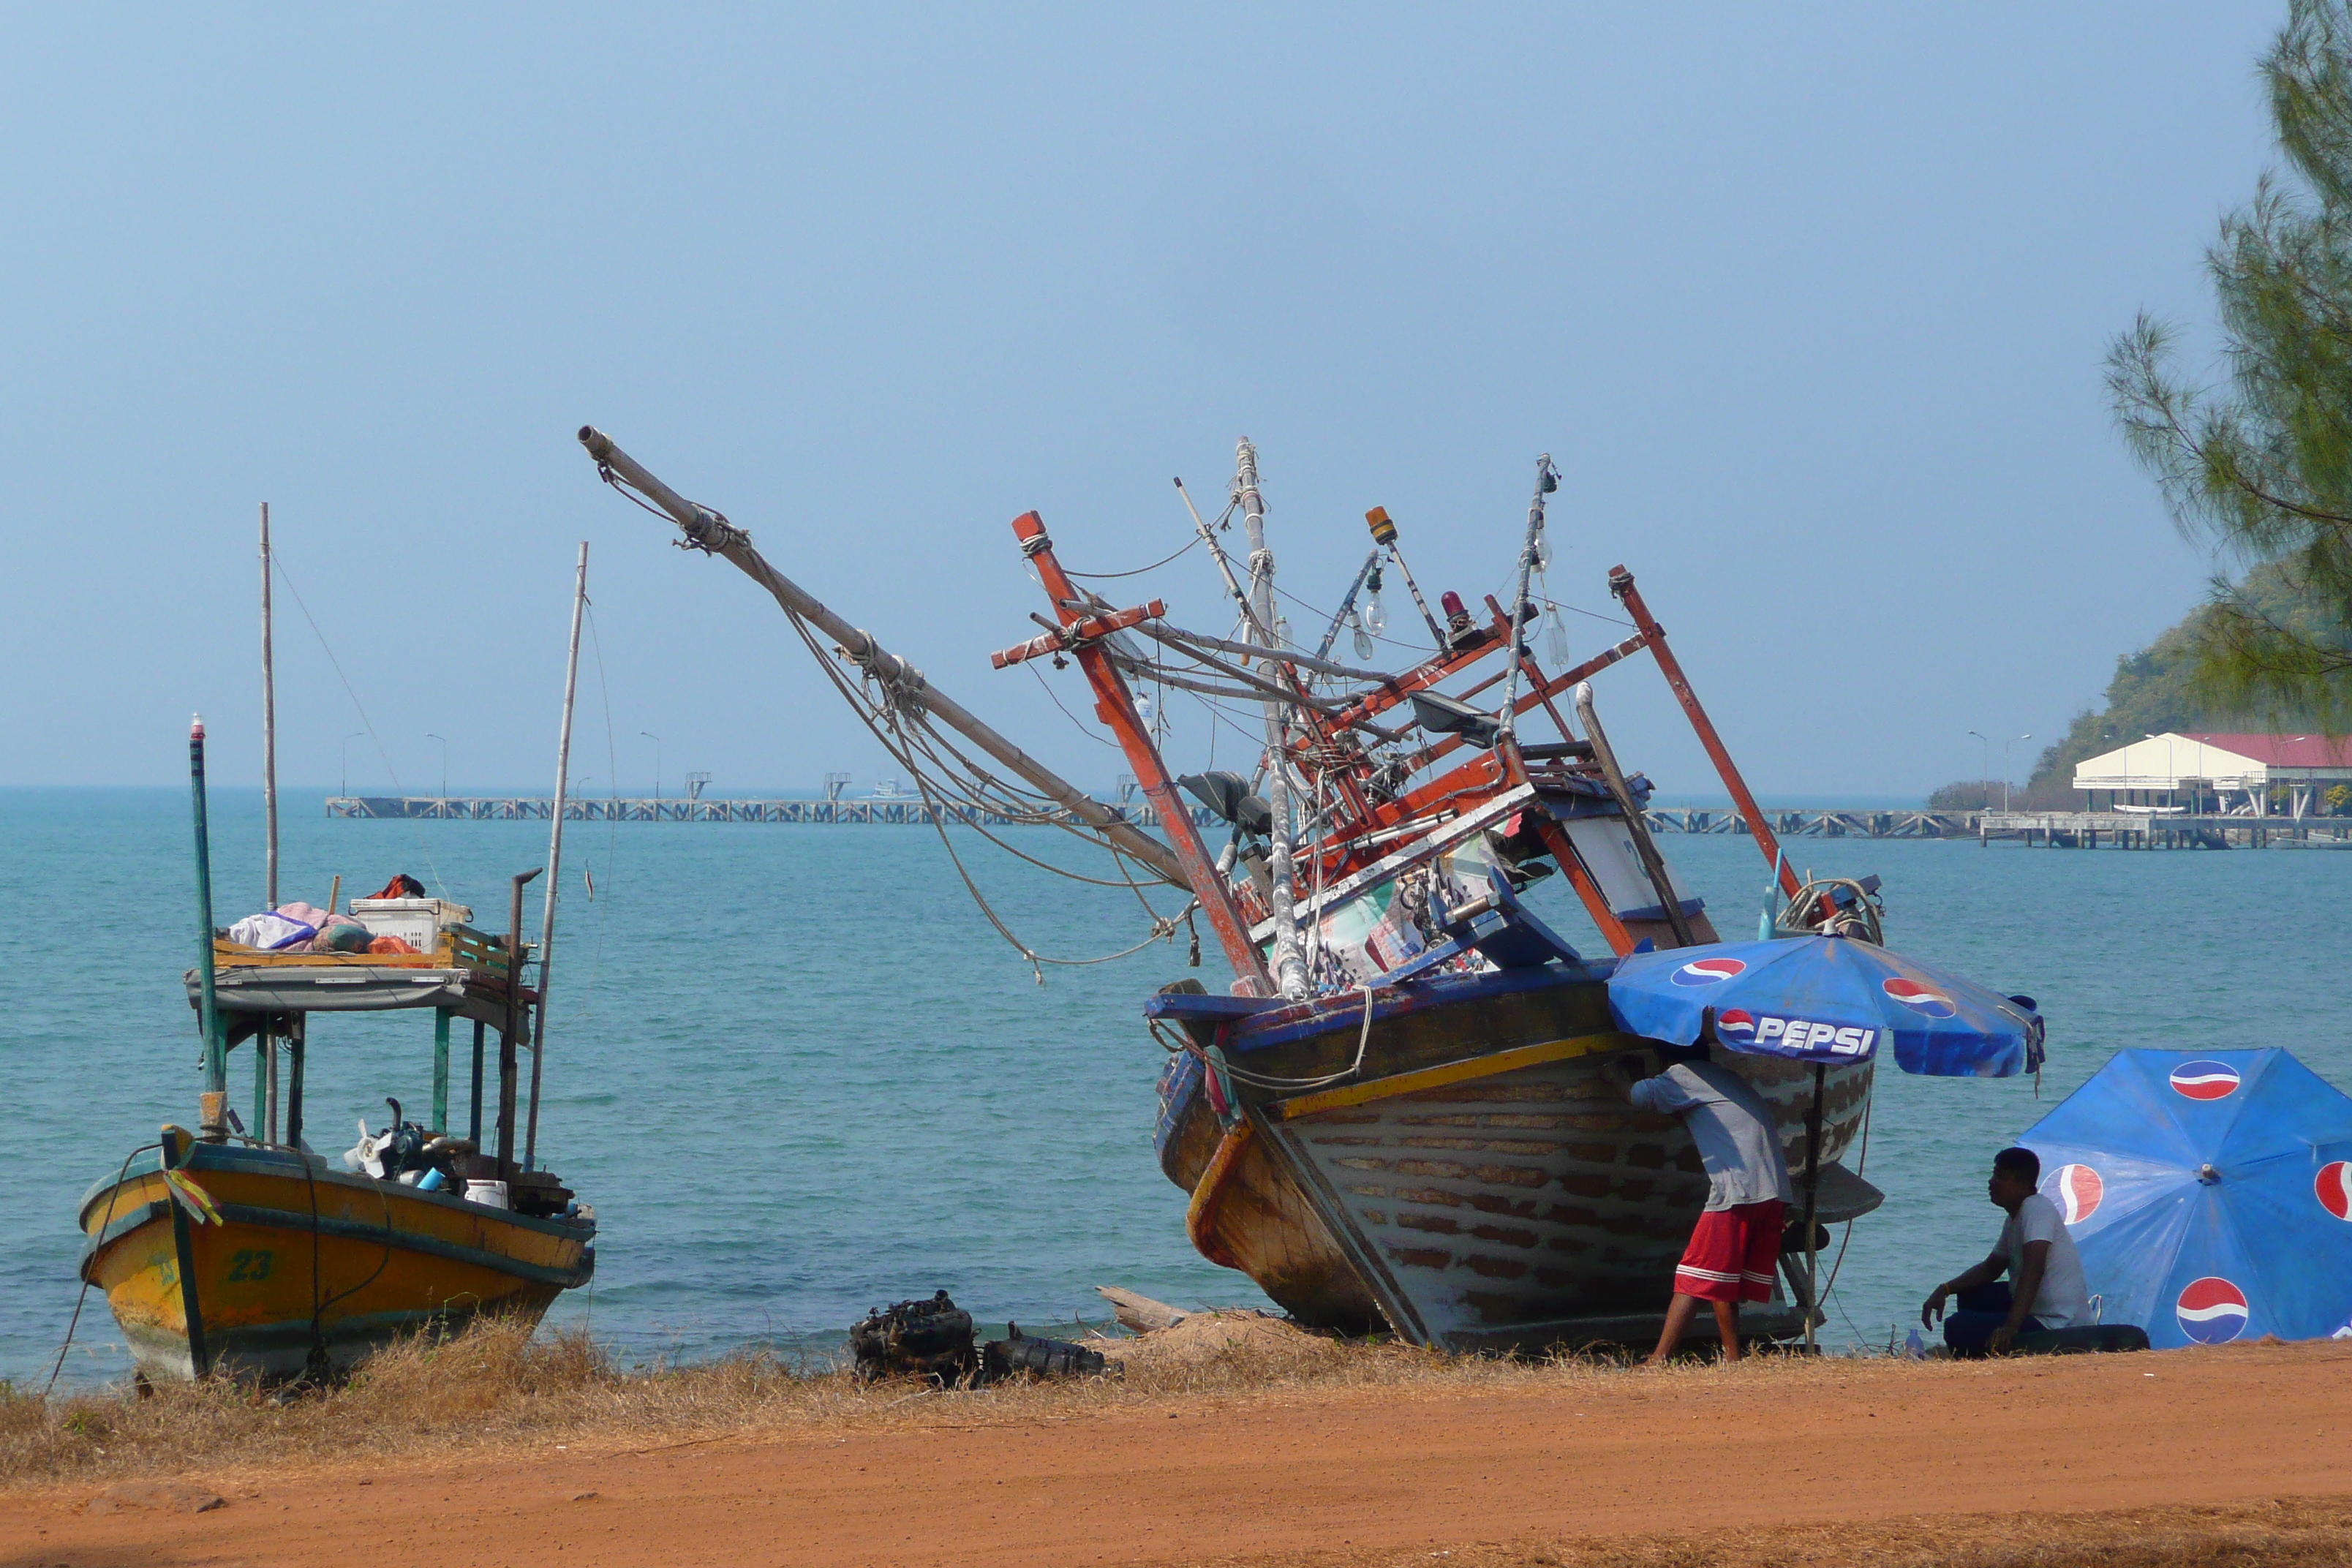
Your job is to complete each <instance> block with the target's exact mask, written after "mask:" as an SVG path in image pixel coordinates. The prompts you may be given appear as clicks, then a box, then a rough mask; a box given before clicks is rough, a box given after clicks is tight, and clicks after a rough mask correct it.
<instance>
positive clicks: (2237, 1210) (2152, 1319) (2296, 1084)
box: [2019, 1047, 2352, 1349]
mask: <svg viewBox="0 0 2352 1568" xmlns="http://www.w3.org/2000/svg"><path fill="white" fill-rule="evenodd" d="M2019 1142H2021V1143H2023V1144H2024V1145H2025V1146H2026V1147H2027V1148H2029V1149H2031V1150H2032V1151H2033V1152H2035V1153H2037V1154H2039V1155H2041V1156H2042V1193H2043V1194H2044V1195H2045V1196H2047V1197H2048V1198H2049V1199H2050V1200H2051V1201H2052V1202H2053V1203H2054V1204H2056V1205H2058V1212H2059V1213H2060V1214H2061V1215H2063V1216H2064V1217H2065V1220H2066V1228H2067V1230H2068V1232H2069V1234H2071V1235H2072V1236H2073V1237H2074V1243H2075V1246H2076V1247H2078V1248H2080V1250H2081V1252H2082V1254H2083V1272H2084V1275H2085V1276H2086V1277H2087V1278H2088V1279H2089V1282H2090V1287H2091V1289H2092V1291H2093V1293H2095V1294H2096V1295H2098V1296H2100V1297H2101V1298H2103V1300H2102V1303H2101V1313H2100V1315H2101V1318H2102V1319H2103V1321H2106V1322H2111V1323H2124V1322H2128V1323H2137V1324H2138V1325H2140V1326H2141V1327H2142V1328H2144V1329H2146V1330H2147V1337H2148V1342H2149V1343H2151V1344H2153V1345H2156V1346H2158V1348H2159V1349H2163V1348H2177V1347H2179V1346H2181V1345H2188V1344H2207V1345H2216V1344H2223V1343H2226V1342H2229V1341H2231V1340H2234V1339H2237V1338H2239V1337H2240V1336H2242V1335H2243V1336H2246V1337H2250V1338H2251V1337H2259V1336H2261V1335H2263V1334H2276V1335H2278V1336H2279V1337H2280V1338H2282V1339H2289V1340H2308V1339H2317V1338H2319V1337H2321V1336H2323V1335H2335V1336H2337V1337H2341V1338H2347V1339H2352V1098H2347V1097H2346V1096H2345V1095H2344V1094H2343V1093H2342V1092H2340V1091H2339V1090H2337V1089H2335V1088H2334V1087H2333V1086H2331V1085H2330V1084H2328V1083H2327V1081H2326V1079H2322V1078H2320V1077H2319V1075H2318V1074H2316V1073H2315V1072H2313V1071H2312V1070H2311V1069H2310V1068H2306V1067H2305V1066H2304V1065H2303V1064H2302V1063H2301V1062H2299V1061H2297V1060H2295V1059H2294V1057H2293V1056H2291V1055H2289V1054H2288V1053H2287V1052H2285V1051H2283V1050H2279V1049H2277V1048H2275V1047H2273V1048H2269V1049H2264V1050H2255V1051H2154V1050H2140V1049H2132V1050H2123V1051H2117V1052H2116V1055H2115V1058H2114V1059H2113V1060H2112V1061H2110V1062H2108V1063H2107V1065H2106V1066H2105V1067H2103V1068H2100V1069H2099V1070H2098V1071H2097V1072H2095V1073H2094V1074H2092V1075H2091V1079H2090V1081H2089V1082H2088V1083H2085V1084H2084V1085H2083V1087H2082V1088H2080V1089H2076V1090H2075V1091H2074V1093H2073V1094H2070V1095H2068V1096H2067V1097H2066V1099H2065V1100H2063V1101H2062V1102H2061V1103H2060V1104H2059V1106H2058V1108H2057V1109H2056V1110H2053V1111H2052V1112H2051V1113H2050V1114H2049V1115H2047V1116H2045V1117H2043V1118H2042V1120H2041V1121H2037V1122H2035V1123H2034V1124H2033V1126H2032V1128H2031V1129H2030V1130H2029V1131H2027V1132H2026V1133H2025V1135H2024V1136H2023V1137H2022V1138H2021V1139H2020V1140H2019Z"/></svg>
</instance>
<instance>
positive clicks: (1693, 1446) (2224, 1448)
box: [0, 1343, 2352, 1568]
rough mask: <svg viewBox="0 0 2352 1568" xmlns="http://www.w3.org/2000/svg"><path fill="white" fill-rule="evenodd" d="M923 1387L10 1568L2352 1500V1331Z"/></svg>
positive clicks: (320, 1472) (14, 1544) (174, 1524)
mask: <svg viewBox="0 0 2352 1568" xmlns="http://www.w3.org/2000/svg"><path fill="white" fill-rule="evenodd" d="M917 1408H918V1409H919V1412H920V1415H919V1419H918V1420H917V1421H916V1422H915V1423H914V1424H912V1425H909V1426H906V1427H904V1428H901V1429H896V1430H873V1429H866V1430H847V1429H844V1430H823V1429H819V1430H814V1431H811V1432H807V1433H804V1434H792V1435H786V1436H777V1435H773V1434H767V1435H761V1436H712V1437H708V1438H703V1439H699V1440H695V1441H691V1442H683V1443H679V1444H675V1445H670V1446H661V1447H652V1448H650V1449H633V1450H632V1449H619V1448H610V1447H599V1446H597V1445H596V1444H594V1443H593V1442H574V1443H573V1444H572V1445H571V1446H569V1447H563V1448H558V1447H554V1446H553V1445H552V1444H537V1445H533V1446H530V1447H527V1448H519V1449H517V1450H516V1451H513V1452H510V1453H506V1454H499V1455H484V1454H481V1453H478V1452H476V1453H471V1454H467V1455H464V1456H462V1457H461V1458H452V1459H444V1460H434V1459H403V1460H398V1461H383V1460H378V1461H375V1462H373V1463H371V1464H369V1465H367V1466H365V1467H363V1468H354V1467H350V1466H343V1467H326V1468H310V1469H302V1470H289V1469H286V1468H274V1469H270V1470H267V1471H241V1472H239V1471H206V1470H205V1469H203V1468H201V1467H197V1468H191V1469H189V1470H188V1471H186V1472H185V1477H186V1479H190V1480H195V1481H200V1482H202V1483H203V1486H204V1487H205V1489H209V1490H210V1491H213V1492H216V1493H218V1494H219V1495H220V1496H222V1497H223V1498H225V1499H226V1506H225V1507H220V1508H216V1509H213V1510H208V1511H205V1512H201V1513H191V1512H185V1511H180V1510H175V1509H173V1508H171V1507H170V1506H168V1504H165V1505H155V1504H150V1505H148V1506H138V1505H135V1504H134V1505H127V1506H126V1505H119V1504H110V1503H108V1502H105V1501H103V1500H101V1499H102V1497H103V1493H104V1490H105V1489H104V1488H103V1486H101V1485H100V1484H99V1483H96V1482H88V1481H85V1482H81V1483H79V1484H75V1485H61V1486H50V1487H43V1488H37V1489H18V1490H14V1491H8V1492H0V1563H7V1564H17V1563H69V1564H72V1565H73V1568H84V1565H85V1564H113V1563H288V1564H305V1565H308V1564H318V1563H337V1562H372V1561H379V1560H384V1559H385V1558H386V1556H387V1554H388V1555H389V1557H390V1559H391V1560H394V1561H403V1560H412V1559H414V1560H423V1561H430V1562H435V1563H467V1564H479V1565H481V1568H493V1565H497V1564H515V1565H525V1564H541V1563H547V1564H554V1563H562V1564H565V1565H567V1568H579V1565H583V1564H591V1563H613V1564H620V1563H646V1564H664V1563H792V1564H803V1563H805V1564H835V1563H838V1564H866V1563H954V1564H1013V1563H1019V1564H1077V1563H1137V1562H1142V1563H1160V1562H1174V1563H1184V1562H1201V1561H1211V1562H1236V1561H1239V1562H1247V1561H1251V1560H1253V1559H1267V1560H1277V1561H1283V1562H1306V1561H1313V1562H1330V1563H1354V1562H1363V1563H1370V1562H1381V1563H1388V1562H1402V1561H1406V1560H1408V1559H1412V1560H1419V1561H1429V1560H1431V1559H1430V1556H1429V1554H1430V1553H1433V1552H1454V1553H1456V1554H1457V1555H1458V1557H1459V1558H1460V1559H1461V1560H1463V1561H1474V1562H1506V1561H1507V1562H1520V1561H1526V1562H1538V1561H1549V1560H1553V1559H1552V1558H1550V1557H1548V1556H1547V1555H1546V1554H1545V1553H1546V1552H1547V1551H1557V1550H1559V1549H1561V1548H1562V1546H1563V1544H1564V1543H1565V1544H1566V1545H1568V1546H1570V1547H1573V1546H1574V1544H1575V1543H1579V1542H1581V1543H1584V1544H1585V1545H1586V1546H1587V1547H1588V1548H1589V1547H1590V1546H1591V1543H1592V1542H1595V1541H1596V1539H1598V1538H1622V1539H1623V1540H1625V1541H1626V1542H1628V1543H1629V1544H1631V1543H1633V1542H1637V1541H1640V1540H1643V1539H1647V1540H1650V1541H1652V1542H1655V1540H1656V1539H1657V1538H1659V1537H1661V1536H1683V1535H1687V1534H1689V1533H1690V1532H1696V1531H1726V1530H1738V1531H1759V1530H1762V1531H1769V1530H1773V1529H1776V1528H1777V1529H1785V1528H1787V1527H1800V1526H1816V1525H1822V1524H1854V1525H1870V1524H1874V1523H1884V1522H1885V1521H1905V1522H1906V1523H1907V1524H1910V1525H1918V1524H1920V1523H1921V1522H1922V1521H1926V1522H1928V1523H1932V1522H1933V1521H1935V1520H1936V1519H1937V1518H1941V1517H1946V1516H1961V1515H2005V1514H2011V1513H2019V1512H2025V1513H2034V1514H2044V1515H2047V1514H2055V1513H2067V1512H2083V1511H2088V1510H2145V1509H2171V1510H2179V1509H2182V1508H2184V1507H2196V1506H2206V1507H2220V1508H2224V1509H2228V1508H2232V1507H2239V1506H2241V1505H2248V1504H2263V1503H2270V1502H2272V1501H2273V1500H2280V1499H2307V1500H2327V1502H2328V1507H2327V1508H2326V1509H2323V1510H2321V1511H2322V1512H2324V1513H2326V1514H2328V1515H2329V1517H2332V1518H2334V1519H2336V1521H2337V1524H2336V1527H2335V1528H2338V1529H2342V1528H2344V1521H2347V1520H2352V1510H2347V1508H2345V1507H2344V1506H2343V1504H2344V1503H2345V1501H2346V1500H2347V1498H2352V1479H2347V1473H2346V1470H2345V1468H2344V1467H2343V1465H2342V1463H2341V1461H2340V1458H2339V1450H2340V1448H2341V1446H2342V1442H2343V1438H2344V1436H2345V1434H2346V1432H2347V1428H2352V1345H2338V1344H2326V1343H2320V1344H2308V1345H2294V1346H2281V1345H2250V1346H2243V1347H2237V1348H2231V1349H2225V1350H2218V1351H2193V1352H2176V1353H2171V1354H2166V1355H2148V1354H2143V1355H2133V1356H2101V1357H2078V1358H2070V1359H2065V1360H2036V1361H2024V1360H2021V1361H2013V1362H2006V1363H1980V1364H1975V1365H1963V1364H1935V1363H1931V1364H1926V1365H1920V1364H1910V1363H1824V1364H1822V1365H1821V1366H1819V1367H1818V1368H1815V1367H1797V1368H1790V1367H1786V1366H1782V1367H1779V1368H1771V1367H1756V1368H1754V1369H1752V1370H1751V1369H1748V1368H1731V1369H1719V1368H1688V1369H1676V1370H1674V1371H1670V1372H1667V1373H1637V1372H1629V1373H1622V1374H1615V1375H1611V1376H1608V1377H1605V1378H1589V1377H1588V1378H1584V1379H1580V1380H1579V1381H1577V1382H1576V1383H1574V1384H1565V1385H1561V1386H1553V1387H1543V1386H1538V1387H1532V1388H1528V1389H1521V1390H1509V1391H1498V1392H1462V1391H1454V1390H1436V1391H1425V1392H1400V1391H1395V1390H1381V1389H1364V1388H1333V1389H1328V1390H1308V1391H1307V1392H1304V1393H1300V1392H1296V1391H1293V1392H1288V1393H1280V1394H1265V1395H1253V1394H1223V1395H1216V1396H1209V1397H1191V1398H1171V1399H1168V1400H1164V1401H1155V1402H1151V1403H1147V1404H1130V1405H1123V1406H1119V1407H1116V1408H1111V1409H1106V1410H1101V1411H1090V1412H1089V1411H1082V1412H1078V1413H1076V1414H1071V1415H1062V1416H1055V1415H1038V1414H1035V1413H1034V1412H1033V1413H1030V1414H1026V1415H1022V1414H1017V1413H1007V1412H995V1411H992V1408H991V1406H990V1403H989V1398H988V1396H987V1395H985V1394H980V1395H935V1396H931V1397H930V1398H929V1399H928V1400H926V1401H924V1402H922V1403H921V1404H920V1405H919V1406H918V1407H917ZM1006 1415H1011V1417H1012V1418H1010V1419H1007V1418H1004V1417H1005V1416H1006ZM93 1500H100V1503H99V1507H98V1508H97V1509H95V1510H93V1509H92V1508H91V1504H92V1502H93ZM2216 1517H2219V1516H2216ZM2085 1528H2086V1529H2095V1528H2096V1526H2095V1523H2093V1524H2086V1526H2085ZM1979 1533H1982V1531H1981V1529H1979ZM1828 1542H1829V1538H1826V1537H1825V1538H1822V1540H1821V1541H1820V1542H1816V1544H1817V1545H1819V1546H1822V1547H1824V1548H1825V1547H1826V1545H1827V1543H1828ZM1571 1554H1572V1553H1571ZM1710 1556H1712V1554H1710ZM1805 1556H1810V1557H1811V1559H1812V1560H1814V1561H1826V1560H1828V1559H1827V1558H1826V1557H1825V1556H1823V1555H1822V1553H1821V1552H1806V1553H1800V1554H1799V1556H1798V1557H1791V1558H1790V1559H1789V1560H1791V1561H1794V1560H1800V1558H1801V1557H1805ZM1756 1560H1762V1559H1756ZM2148 1560H2149V1561H2155V1560H2157V1559H2148ZM2163 1560H2164V1561H2171V1560H2172V1559H2169V1558H2167V1559H2163ZM2179 1560H2180V1561H2189V1559H2188V1558H2182V1559H2179ZM2199 1560H2200V1561H2203V1560H2205V1559H2201V1558H2200V1559H2199ZM2233 1560H2236V1559H2233ZM2313 1560H2314V1561H2318V1560H2320V1559H2313Z"/></svg>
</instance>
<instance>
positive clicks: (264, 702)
mask: <svg viewBox="0 0 2352 1568" xmlns="http://www.w3.org/2000/svg"><path fill="white" fill-rule="evenodd" d="M269 576H270V572H269V503H268V501H263V502H262V503H261V819H262V841H263V845H264V849H263V852H262V879H261V880H262V892H263V900H262V905H261V907H262V908H263V909H265V910H274V909H276V908H277V907H278V670H277V664H276V661H275V658H274V657H273V655H272V652H271V648H270V616H269ZM253 1048H254V1049H255V1050H256V1051H257V1052H258V1053H259V1054H260V1056H261V1058H262V1064H261V1101H262V1103H261V1108H260V1110H261V1114H260V1115H259V1116H258V1117H257V1119H256V1120H257V1121H260V1123H261V1125H260V1126H259V1127H258V1128H257V1129H255V1131H257V1132H259V1133H260V1134H261V1138H262V1141H263V1142H267V1143H275V1142H278V1040H277V1038H276V1037H275V1036H273V1035H271V1034H270V1032H269V1031H268V1030H267V1029H264V1030H262V1031H261V1032H260V1033H259V1034H258V1035H257V1036H256V1037H255V1038H254V1042H253Z"/></svg>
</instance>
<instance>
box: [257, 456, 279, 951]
mask: <svg viewBox="0 0 2352 1568" xmlns="http://www.w3.org/2000/svg"><path fill="white" fill-rule="evenodd" d="M261 819H262V825H263V835H264V843H265V845H266V848H265V849H264V852H263V865H264V868H265V870H264V873H263V877H262V882H263V889H264V892H265V894H266V898H265V900H264V901H263V903H262V906H261V907H262V908H263V909H266V910H274V909H276V908H277V907H278V675H277V670H276V668H275V667H274V665H273V664H272V662H271V658H270V649H269V503H268V501H263V502H262V503H261Z"/></svg>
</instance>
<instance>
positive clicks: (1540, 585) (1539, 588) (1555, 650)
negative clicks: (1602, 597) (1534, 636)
mask: <svg viewBox="0 0 2352 1568" xmlns="http://www.w3.org/2000/svg"><path fill="white" fill-rule="evenodd" d="M1536 592H1537V593H1538V594H1540V595H1543V601H1544V605H1545V614H1546V616H1547V618H1548V619H1549V622H1550V624H1549V625H1548V626H1545V627H1544V655H1545V657H1546V658H1549V659H1550V660H1551V662H1552V664H1553V665H1554V666H1555V667H1557V668H1560V669H1566V668H1568V654H1569V649H1568V616H1567V615H1566V613H1565V612H1563V611H1562V610H1561V609H1560V607H1559V605H1558V604H1556V603H1555V602H1554V601H1553V599H1552V596H1551V584H1549V583H1547V582H1545V581H1544V580H1543V579H1542V578H1541V577H1540V576H1538V578H1537V579H1536Z"/></svg>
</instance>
